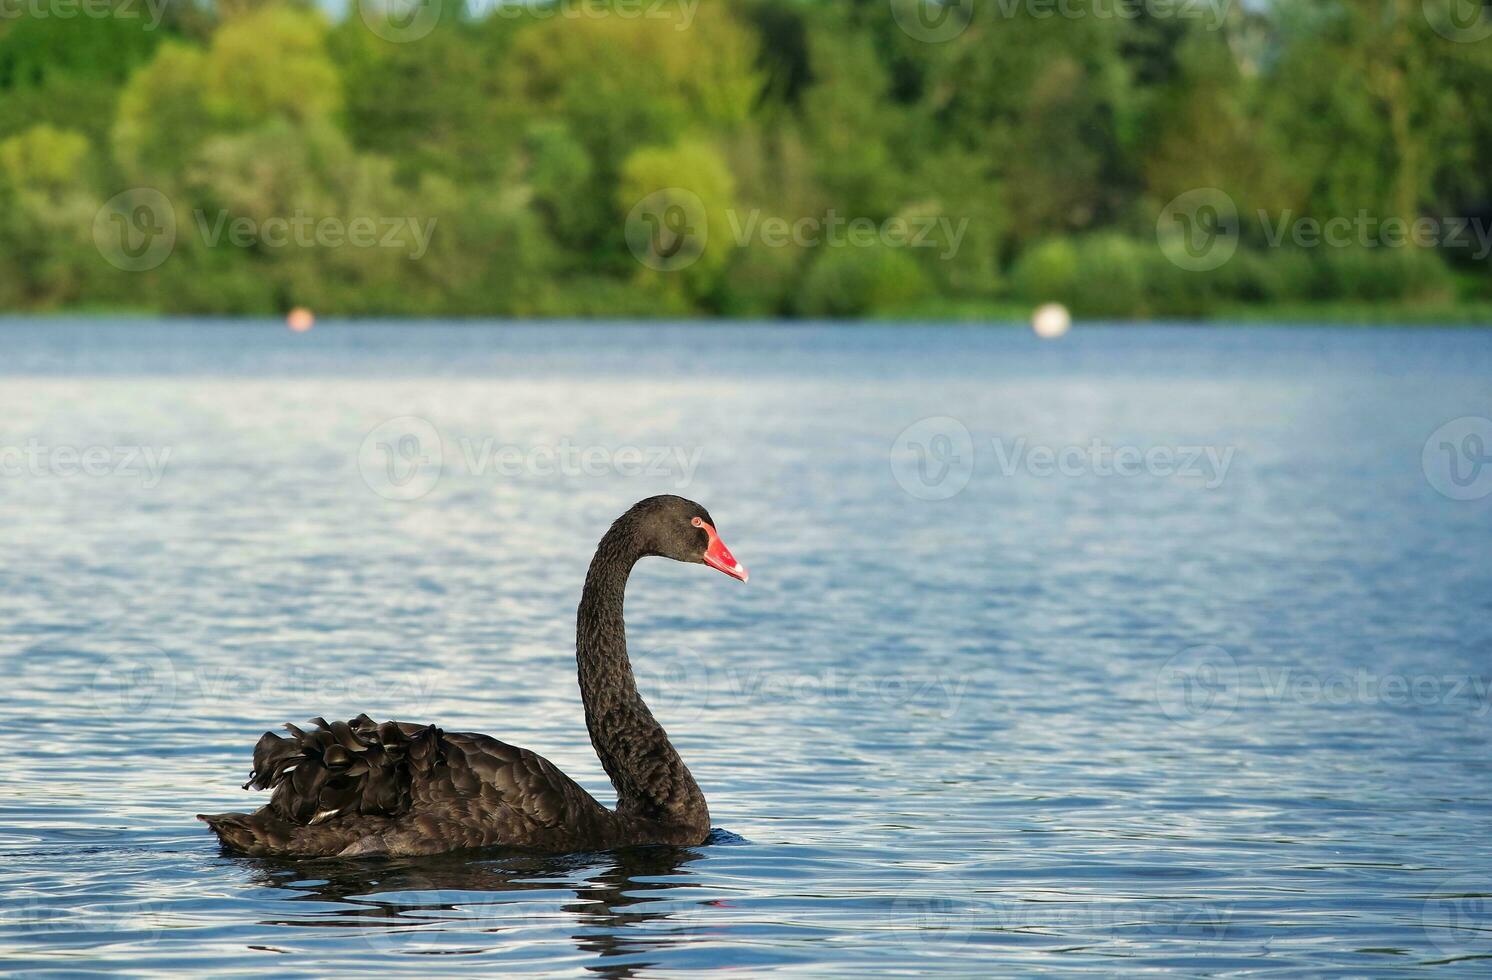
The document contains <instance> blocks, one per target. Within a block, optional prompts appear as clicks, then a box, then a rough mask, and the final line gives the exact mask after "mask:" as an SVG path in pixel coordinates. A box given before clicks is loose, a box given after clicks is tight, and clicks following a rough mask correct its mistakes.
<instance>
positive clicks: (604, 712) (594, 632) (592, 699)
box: [575, 521, 710, 832]
mask: <svg viewBox="0 0 1492 980" xmlns="http://www.w3.org/2000/svg"><path fill="white" fill-rule="evenodd" d="M640 557H642V551H641V550H640V549H639V548H638V547H637V546H636V544H635V537H634V535H633V533H632V529H631V528H630V527H629V526H628V525H627V524H625V523H624V522H623V521H618V522H617V523H616V524H614V525H612V527H611V530H610V531H608V532H607V533H606V536H605V537H603V538H602V539H601V543H600V545H599V546H597V548H596V556H595V558H593V559H592V560H591V567H590V571H589V572H587V573H586V577H585V591H584V593H582V595H581V597H580V609H579V612H578V614H577V616H576V629H575V660H576V664H577V665H578V667H579V672H580V696H581V700H582V701H583V702H584V704H585V723H586V727H587V728H588V729H589V730H590V733H591V744H592V745H594V746H595V748H596V755H597V756H599V757H600V759H601V765H602V766H603V767H604V768H605V769H606V775H607V776H609V777H610V778H611V784H612V785H613V786H615V787H616V792H617V815H618V816H619V817H622V818H629V819H637V818H641V819H644V820H650V821H657V822H659V823H662V824H666V825H669V826H680V827H689V828H698V827H700V826H703V828H704V829H705V831H706V832H707V831H708V829H709V819H710V817H709V810H708V809H707V807H706V806H705V798H704V794H702V793H701V792H700V791H699V786H698V784H696V783H695V781H694V777H693V776H692V775H690V773H689V769H688V768H687V767H686V766H685V765H684V760H683V759H681V758H679V754H678V752H676V751H675V750H674V747H673V745H672V744H671V743H670V742H669V740H668V733H667V732H665V731H664V730H663V726H662V725H660V724H658V722H657V720H655V719H654V718H653V713H652V712H651V711H649V710H648V706H647V705H646V704H644V703H643V700H642V696H641V695H639V694H638V693H637V682H636V680H635V679H634V677H633V675H632V663H631V661H630V660H628V659H627V630H626V626H625V624H624V623H623V619H622V599H623V595H624V593H625V592H626V588H627V577H628V575H630V574H631V572H632V566H633V565H634V564H636V563H637V560H638V559H639V558H640Z"/></svg>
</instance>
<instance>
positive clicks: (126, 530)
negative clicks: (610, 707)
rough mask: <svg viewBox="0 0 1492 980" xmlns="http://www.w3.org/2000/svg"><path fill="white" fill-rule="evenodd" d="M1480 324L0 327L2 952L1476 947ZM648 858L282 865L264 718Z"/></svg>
mask: <svg viewBox="0 0 1492 980" xmlns="http://www.w3.org/2000/svg"><path fill="white" fill-rule="evenodd" d="M1489 418H1492V332H1485V331H1455V330H1447V331H1440V330H1427V329H1414V330H1394V329H1367V330H1338V329H1321V328H1303V327H1302V328H1283V329H1255V328H1238V329H1224V328H1203V327H1195V328H1193V327H1183V326H1170V327H1130V326H1122V327H1121V326H1113V327H1079V328H1078V329H1077V330H1076V331H1075V332H1074V333H1073V334H1071V335H1070V336H1068V337H1067V338H1065V339H1063V340H1061V341H1057V342H1043V341H1038V340H1036V339H1034V338H1033V337H1032V336H1031V335H1030V334H1029V332H1027V331H1024V330H1017V329H975V328H944V327H929V328H923V329H905V328H896V327H890V326H813V325H799V326H770V325H755V326H753V325H741V326H714V327H708V326H700V327H689V326H684V325H672V326H661V327H660V326H642V325H638V326H627V325H604V326H574V325H572V326H563V325H550V326H490V325H470V324H461V325H458V324H415V323H408V324H402V323H383V324H331V323H328V324H324V325H321V326H318V327H317V328H316V329H315V330H314V331H312V332H311V333H309V334H305V335H294V334H291V333H289V332H288V331H286V330H285V329H284V328H283V327H282V326H281V325H279V324H278V323H271V322H250V323H218V322H172V323H160V322H155V321H139V322H133V323H104V322H75V321H67V320H57V321H42V322H37V321H24V320H11V321H4V322H0V471H3V472H0V528H3V530H0V540H3V542H4V545H5V547H4V552H3V553H4V561H3V562H0V622H3V624H4V627H3V631H0V663H3V666H4V685H3V688H0V722H3V724H0V970H3V971H4V972H7V973H12V974H15V973H22V974H26V973H34V974H44V973H53V972H56V973H68V972H73V971H82V970H88V969H127V970H134V971H138V972H142V973H156V972H164V971H183V972H187V973H190V974H194V975H199V976H200V975H209V974H211V975H227V974H232V973H235V972H237V973H246V972H249V971H255V970H264V971H273V972H274V974H275V975H277V976H325V975H328V974H337V973H354V972H355V973H357V974H359V975H369V974H375V975H393V974H406V975H410V976H419V977H424V976H429V975H432V974H436V973H447V972H449V973H454V974H457V975H478V974H481V975H488V976H496V975H507V974H520V973H528V972H535V973H537V972H544V973H555V974H561V975H565V974H568V975H575V976H587V975H600V976H606V977H613V976H614V977H627V976H678V975H682V974H685V973H689V972H693V971H695V970H699V969H735V970H737V971H738V972H741V973H744V974H746V975H757V974H759V973H761V972H764V971H766V970H768V969H786V970H790V971H793V972H797V973H801V974H813V975H823V974H839V975H844V976H864V975H867V974H869V973H871V972H873V971H874V972H880V971H886V972H895V973H911V972H914V971H915V972H919V973H945V974H950V975H965V976H978V975H988V974H991V973H1014V972H1020V973H1031V972H1038V971H1049V972H1053V973H1060V974H1064V975H1067V974H1073V973H1080V972H1085V971H1091V972H1096V973H1103V974H1132V973H1136V972H1139V971H1141V970H1155V971H1175V972H1179V973H1183V974H1188V975H1192V974H1199V973H1210V974H1228V973H1248V974H1251V975H1289V974H1311V975H1321V974H1328V973H1338V974H1343V975H1357V976H1362V975H1374V976H1382V975H1385V974H1389V973H1392V972H1395V971H1400V970H1402V971H1405V972H1408V971H1409V970H1411V969H1414V968H1418V967H1422V966H1424V965H1425V964H1431V963H1435V964H1446V965H1448V968H1449V969H1451V970H1453V971H1459V972H1463V973H1467V974H1473V973H1477V974H1484V973H1485V971H1486V970H1487V969H1488V964H1487V962H1486V961H1487V960H1489V959H1492V852H1489V850H1488V847H1487V840H1488V832H1489V827H1492V755H1489V747H1492V742H1489V735H1492V695H1489V685H1492V663H1489V653H1492V552H1489V543H1492V533H1489V532H1492V422H1489V421H1488V419H1489ZM659 492H675V493H680V494H683V495H685V496H688V497H692V498H694V499H697V500H699V501H700V502H702V503H703V504H705V506H707V507H708V508H709V509H710V510H711V511H712V513H713V514H714V516H715V517H716V519H717V522H718V524H719V528H720V531H721V534H722V537H723V538H724V539H725V540H726V541H727V542H728V543H729V544H730V546H731V548H732V550H733V551H734V552H735V554H736V555H737V557H739V558H740V559H741V561H743V562H744V563H745V564H746V565H747V566H748V567H749V568H750V569H751V573H752V577H751V582H750V584H749V585H744V586H743V585H741V584H740V583H738V582H734V581H732V580H730V579H728V578H726V577H725V576H722V575H718V574H715V573H712V572H709V571H708V570H707V569H704V568H702V567H699V566H685V565H679V564H674V563H670V562H665V561H662V560H653V561H650V562H645V563H643V564H642V565H641V566H639V568H638V571H637V573H636V574H635V575H634V577H633V580H632V584H631V587H630V590H629V598H628V622H629V637H630V643H631V648H632V654H633V659H634V661H635V662H636V664H637V666H638V669H639V672H640V675H641V684H642V687H643V688H644V690H645V692H647V694H648V696H649V698H650V700H651V703H652V705H653V708H654V711H655V713H656V714H657V715H658V717H659V718H660V720H662V722H663V723H664V724H665V725H666V726H667V727H668V729H669V731H670V733H671V734H672V735H673V737H674V740H675V742H676V744H677V745H678V747H679V749H680V751H681V753H682V754H683V756H684V758H685V759H686V760H687V762H688V763H689V764H690V766H691V768H692V769H693V771H694V773H695V775H696V777H697V778H698V780H699V783H700V784H701V786H702V787H703V789H704V791H705V793H706V795H707V796H708V798H709V801H710V807H711V812H712V816H713V820H714V823H715V825H716V826H717V827H718V828H720V829H719V830H718V831H717V832H716V834H715V836H714V838H712V840H711V841H710V842H709V843H708V844H706V845H704V846H701V847H696V848H689V849H686V850H672V849H656V848H655V849H641V850H638V851H635V852H628V853H602V854H585V855H576V856H570V857H563V858H537V857H525V856H513V855H502V854H480V855H462V856H459V857H446V858H440V859H423V860H397V861H367V862H339V861H319V862H307V863H303V864H300V865H295V864H276V863H273V862H267V861H259V860H248V859H242V858H235V857H231V856H227V855H224V854H223V853H221V852H220V851H219V848H218V846H217V844H216V842H215V841H214V839H213V838H212V837H211V836H210V835H209V833H208V831H207V829H206V828H205V827H204V826H203V825H202V824H199V823H197V822H196V821H195V820H194V819H193V814H195V813H198V812H202V811H206V812H213V811H220V810H227V809H248V808H252V807H253V806H255V805H257V804H258V803H259V802H261V801H262V797H261V796H259V795H257V794H253V793H247V792H244V791H242V790H240V789H239V784H241V783H242V782H243V781H244V779H245V778H246V777H247V773H248V770H249V762H250V753H251V749H252V746H253V744H254V741H255V740H256V739H257V737H258V736H259V734H260V733H261V732H263V731H264V730H265V729H267V728H271V727H274V726H277V725H278V724H280V723H282V722H284V721H302V720H304V719H306V718H309V717H312V716H315V715H325V716H328V717H344V718H345V717H351V716H353V715H356V714H357V713H359V712H361V711H367V712H368V713H369V714H371V715H373V716H374V717H375V718H398V719H402V720H409V721H433V722H437V723H439V724H440V725H442V727H445V728H447V729H454V730H477V731H485V732H489V733H491V734H493V735H496V736H498V737H501V738H503V739H505V740H508V741H512V742H515V743H517V744H519V745H524V746H527V747H529V748H532V749H534V750H536V751H538V752H541V753H543V754H544V755H546V756H547V757H548V758H549V759H551V760H553V761H554V762H555V763H556V764H557V765H559V766H560V767H561V768H562V769H564V770H565V771H566V772H568V773H570V774H571V775H572V776H574V777H575V778H577V779H578V780H579V781H580V782H581V783H582V784H584V785H585V786H586V787H587V788H589V789H590V790H591V791H592V792H594V793H595V794H596V795H597V796H598V797H599V798H601V799H602V800H605V801H609V800H610V799H611V789H610V787H609V786H608V785H607V783H606V781H605V777H604V775H603V774H602V772H601V769H600V766H599V764H598V763H597V762H596V760H595V757H594V756H593V754H592V752H591V749H590V746H589V743H588V741H587V738H586V731H585V726H584V722H583V719H582V714H581V707H580V702H579V695H578V691H577V689H576V684H575V675H574V659H573V642H574V634H573V630H574V610H575V604H576V601H577V599H578V597H579V590H580V584H581V581H582V578H583V575H584V570H585V567H586V564H587V562H588V561H589V559H590V555H591V549H592V548H593V547H594V545H595V542H596V540H597V539H598V538H599V536H600V535H601V533H602V532H603V531H604V529H605V527H606V526H607V524H608V523H609V521H610V520H611V519H612V518H613V517H614V516H616V515H617V514H618V513H620V512H621V511H622V510H624V509H625V508H626V507H627V506H628V505H630V504H631V503H632V502H633V501H635V500H637V499H639V498H641V497H644V496H648V495H651V494H654V493H659Z"/></svg>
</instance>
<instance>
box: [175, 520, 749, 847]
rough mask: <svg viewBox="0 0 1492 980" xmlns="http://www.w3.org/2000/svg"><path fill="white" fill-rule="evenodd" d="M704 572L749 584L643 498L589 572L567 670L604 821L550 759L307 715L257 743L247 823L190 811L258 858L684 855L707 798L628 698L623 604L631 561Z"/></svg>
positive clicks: (489, 741) (714, 537)
mask: <svg viewBox="0 0 1492 980" xmlns="http://www.w3.org/2000/svg"><path fill="white" fill-rule="evenodd" d="M648 555H661V556H663V557H664V558H672V559H673V560H674V561H684V562H698V563H701V564H705V565H710V566H712V567H714V568H717V569H719V570H720V571H722V572H724V573H725V574H727V575H730V576H733V577H735V578H738V579H740V580H741V581H743V582H744V581H746V569H745V568H743V567H741V564H740V563H739V562H737V561H736V559H735V558H734V557H733V556H732V555H731V553H730V550H729V549H728V548H726V547H725V544H724V543H723V542H722V541H721V540H720V537H719V535H718V534H716V533H715V522H714V520H713V519H711V517H710V514H709V512H708V511H706V510H705V509H704V508H703V507H701V506H700V505H699V504H696V503H694V502H693V501H691V500H685V499H684V498H683V497H675V496H671V495H665V496H659V497H649V498H648V499H646V500H643V501H640V502H638V503H637V504H636V505H634V506H633V507H632V509H631V510H629V511H627V513H625V514H623V515H622V516H621V517H619V518H617V520H616V522H615V523H614V524H612V525H611V529H610V530H608V531H607V532H606V534H605V536H604V537H602V538H601V543H600V544H599V545H597V546H596V555H595V557H594V558H592V559H591V566H590V570H589V571H588V572H587V573H586V576H585V590H584V592H582V593H581V597H580V609H579V611H578V613H577V615H576V627H575V661H576V664H577V667H578V671H579V675H580V696H581V700H582V701H583V702H584V704H585V722H586V727H587V728H588V729H589V730H590V735H591V744H592V745H593V746H595V749H596V755H597V756H599V757H600V759H601V765H602V766H603V767H604V768H605V769H606V775H607V776H609V777H610V778H611V783H612V785H613V786H615V787H616V794H617V806H616V809H615V810H608V809H606V807H604V806H602V805H601V804H600V803H598V802H596V800H595V798H594V797H592V796H591V795H590V794H589V793H587V792H586V791H585V790H584V789H582V788H581V787H580V785H579V784H578V783H576V782H575V781H574V780H573V779H571V778H570V777H568V776H566V775H565V774H564V773H562V772H560V771H559V770H558V769H556V768H555V767H554V765H553V764H551V763H550V762H549V761H548V760H547V759H545V758H543V757H542V756H539V755H535V754H534V753H533V752H530V751H528V750H527V749H520V748H517V747H515V746H512V745H508V744H507V743H506V742H499V741H498V740H497V739H495V738H490V737H488V736H486V735H478V734H475V733H472V732H446V731H441V730H440V729H439V728H436V727H435V726H434V725H412V724H408V723H404V722H394V721H386V722H384V723H383V724H377V723H375V722H374V721H373V720H372V719H371V718H369V717H368V716H367V715H359V716H358V717H357V718H354V719H353V720H352V721H349V722H342V721H338V722H332V723H330V724H328V723H327V722H326V721H324V720H322V719H320V718H317V719H315V721H314V724H315V726H316V727H315V728H314V729H312V730H310V731H303V730H301V729H299V728H297V727H296V726H294V725H286V726H285V727H286V729H288V730H289V732H290V736H291V737H289V738H281V737H279V736H278V735H275V734H274V733H273V732H265V733H264V737H263V738H261V739H260V740H259V744H258V745H256V746H254V770H253V772H251V773H250V774H249V781H248V783H246V784H244V788H245V789H247V788H249V787H250V786H253V787H254V788H255V789H270V788H273V789H274V795H273V796H272V797H271V798H270V802H269V804H268V805H267V806H263V807H260V808H259V809H258V810H256V811H254V812H253V813H219V814H198V819H199V820H203V821H206V823H207V825H208V826H209V827H211V828H212V829H213V832H214V833H216V834H217V835H218V839H219V840H221V841H222V843H223V845H224V846H225V847H227V848H228V849H230V850H232V851H236V852H239V853H243V854H249V855H254V856H260V857H317V856H332V855H336V856H344V857H353V856H358V855H418V854H438V853H441V852H444V851H453V850H458V849H461V848H469V847H490V846H504V847H514V848H522V849H526V850H534V851H543V852H547V853H553V854H561V853H567V852H573V851H581V850H599V849H608V848H613V847H621V846H626V845H632V844H676V845H694V844H700V843H703V841H704V840H705V838H706V837H707V836H709V833H710V811H709V808H708V807H707V806H706V805H705V798H704V794H703V793H701V792H700V790H699V786H698V784H696V783H695V781H694V777H693V776H692V775H691V774H690V772H689V769H688V768H687V767H686V766H685V765H684V760H682V759H680V758H679V754H678V753H677V752H676V751H674V747H673V745H672V744H671V743H670V742H669V741H668V733H667V732H665V731H664V730H663V726H662V725H660V724H658V722H657V721H656V720H655V719H654V718H653V714H652V712H651V711H649V710H648V706H647V705H646V704H644V703H643V700H642V697H641V696H640V695H639V694H638V693H637V685H636V682H635V681H634V679H633V676H632V664H631V662H630V661H629V660H628V659H627V637H626V630H625V627H624V625H623V622H622V597H623V593H624V592H625V590H626V586H627V576H628V575H629V574H630V573H631V571H632V566H633V565H634V564H636V563H637V560H638V559H639V558H643V557H646V556H648Z"/></svg>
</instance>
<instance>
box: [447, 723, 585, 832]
mask: <svg viewBox="0 0 1492 980" xmlns="http://www.w3.org/2000/svg"><path fill="white" fill-rule="evenodd" d="M445 744H446V746H447V747H448V748H449V749H450V751H451V755H452V758H451V760H450V765H449V769H448V770H446V771H448V772H449V773H450V775H451V787H450V788H451V789H452V790H454V791H455V792H456V793H458V794H460V795H462V796H464V797H468V798H476V799H480V800H481V801H482V802H483V803H484V804H485V805H487V806H488V807H502V808H503V809H504V810H505V811H507V813H508V814H509V815H510V816H511V817H512V818H514V819H518V820H521V821H522V822H523V823H525V824H529V825H536V826H539V827H549V828H559V827H578V826H587V825H589V824H591V823H593V822H595V821H597V820H604V819H605V817H606V809H605V807H603V806H601V804H600V803H598V802H596V799H595V797H593V796H591V794H589V793H587V792H586V791H585V789H584V788H583V787H581V785H580V784H579V783H577V782H575V780H573V779H571V778H570V777H569V776H566V775H565V774H564V773H563V772H560V770H559V769H558V768H557V767H556V766H555V765H554V764H553V763H551V762H550V761H549V760H548V759H546V758H544V757H543V756H541V755H539V754H538V753H536V752H530V751H529V750H528V749H523V748H519V747H518V746H516V745H509V744H508V743H506V742H501V741H498V740H497V739H495V738H491V737H489V736H487V735H478V734H474V733H471V732H448V733H446V736H445ZM457 756H459V760H458V758H456V757H457ZM461 763H464V765H463V764H461ZM432 788H433V787H432ZM432 802H439V800H432Z"/></svg>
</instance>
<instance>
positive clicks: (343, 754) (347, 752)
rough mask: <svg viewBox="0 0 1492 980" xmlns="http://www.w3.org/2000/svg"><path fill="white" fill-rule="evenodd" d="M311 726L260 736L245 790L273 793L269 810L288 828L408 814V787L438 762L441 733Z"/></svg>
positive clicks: (363, 721) (366, 725)
mask: <svg viewBox="0 0 1492 980" xmlns="http://www.w3.org/2000/svg"><path fill="white" fill-rule="evenodd" d="M313 724H315V726H316V727H315V728H314V729H313V730H311V731H305V730H303V729H301V728H299V727H297V726H295V725H286V726H285V728H286V730H287V731H289V732H290V737H289V738H281V737H280V736H278V735H276V734H275V733H273V732H265V733H264V736H263V737H262V738H260V739H259V743H258V744H257V745H256V746H255V747H254V771H253V772H252V773H250V774H249V781H248V783H247V784H245V788H248V787H249V786H252V787H253V788H255V789H272V790H274V795H273V796H272V797H271V798H270V808H271V809H272V810H274V812H275V813H277V814H278V815H279V816H280V817H281V818H282V819H284V820H287V821H289V822H291V823H295V824H301V825H307V824H315V823H320V822H322V821H325V820H329V819H331V818H332V817H334V816H338V815H340V814H343V813H358V814H362V815H364V816H398V815H399V814H401V813H403V812H404V811H406V810H407V809H409V805H410V801H411V797H412V789H413V785H414V783H415V782H416V781H417V780H420V779H423V778H426V777H428V775H429V773H430V772H431V771H432V770H433V769H434V768H435V767H436V766H437V765H439V764H440V762H441V761H442V757H443V752H442V748H441V731H440V729H438V728H436V727H435V726H434V725H400V724H397V723H395V722H385V723H384V724H382V725H376V724H374V722H373V720H372V719H370V718H369V717H368V716H367V715H360V716H358V717H357V718H354V719H353V720H352V721H351V722H345V721H335V722H330V723H328V722H327V721H326V719H324V718H316V719H313Z"/></svg>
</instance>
